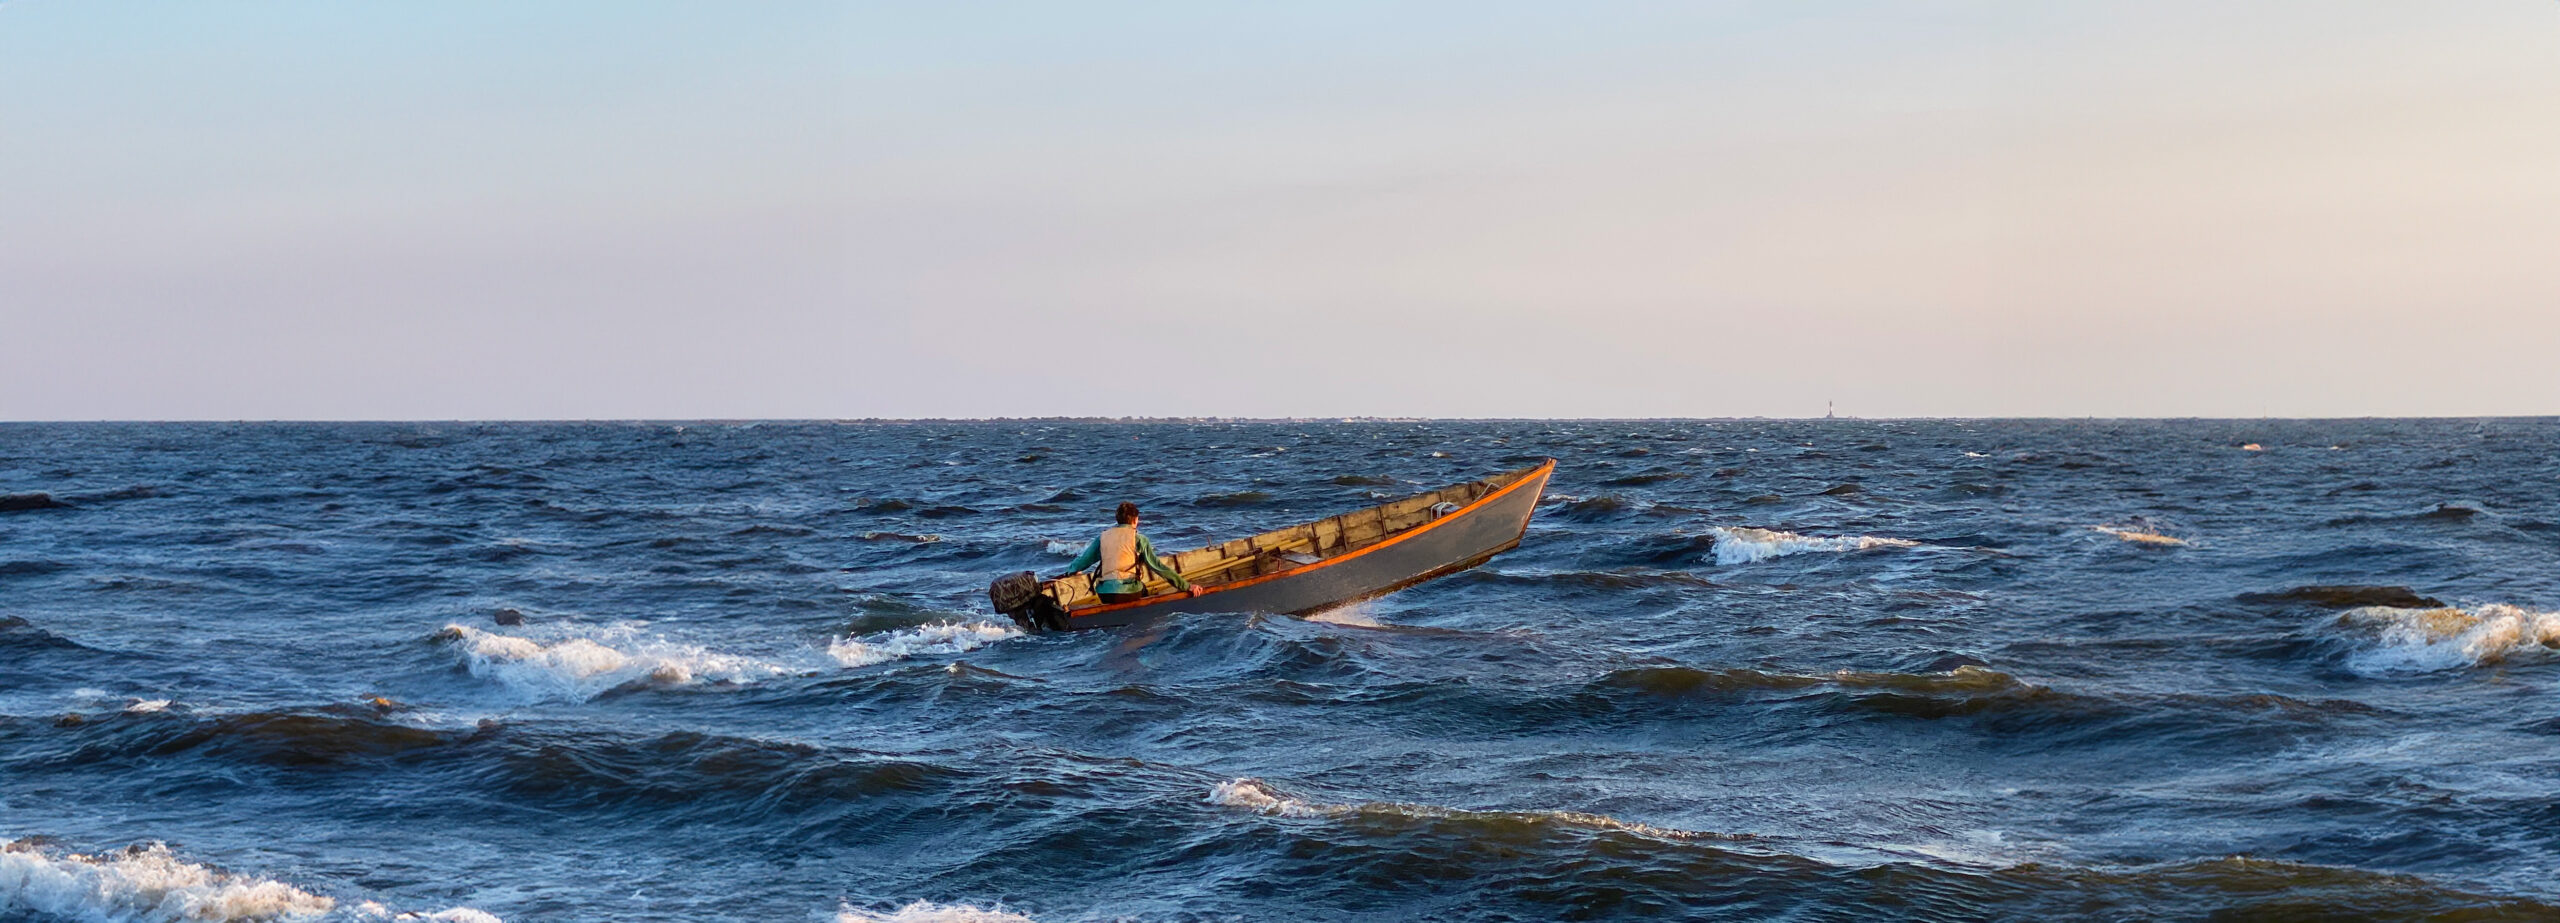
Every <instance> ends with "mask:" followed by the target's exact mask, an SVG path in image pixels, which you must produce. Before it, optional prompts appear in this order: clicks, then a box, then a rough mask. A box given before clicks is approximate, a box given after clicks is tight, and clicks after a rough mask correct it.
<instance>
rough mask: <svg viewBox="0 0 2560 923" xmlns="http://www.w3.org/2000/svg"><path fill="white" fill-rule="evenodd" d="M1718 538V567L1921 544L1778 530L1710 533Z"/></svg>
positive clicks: (1724, 529) (1741, 529)
mask: <svg viewBox="0 0 2560 923" xmlns="http://www.w3.org/2000/svg"><path fill="white" fill-rule="evenodd" d="M1707 531H1708V532H1711V533H1714V535H1715V537H1716V544H1715V553H1716V563H1718V564H1749V563H1751V562H1754V561H1766V560H1768V559H1770V558H1776V557H1783V556H1786V555H1791V554H1802V553H1804V552H1808V551H1865V550H1867V549H1870V548H1911V547H1916V546H1918V545H1919V544H1920V543H1919V542H1915V541H1910V540H1907V539H1899V538H1879V537H1877V536H1873V535H1844V536H1821V535H1797V534H1795V533H1793V532H1780V531H1777V530H1775V529H1753V528H1747V527H1732V528H1727V527H1722V526H1719V527H1716V528H1713V529H1709V530H1707Z"/></svg>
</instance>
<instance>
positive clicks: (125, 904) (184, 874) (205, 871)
mask: <svg viewBox="0 0 2560 923" xmlns="http://www.w3.org/2000/svg"><path fill="white" fill-rule="evenodd" d="M336 903H337V902H335V901H332V900H330V899H329V898H326V897H322V896H320V895H317V894H312V893H310V892H308V891H304V890H302V889H300V888H296V887H294V886H292V885H288V884H285V883H283V882H280V881H271V880H268V879H264V878H257V877H254V876H249V875H234V874H231V873H228V872H221V871H216V870H214V869H211V868H207V867H205V866H202V865H197V864H195V863H192V862H187V861H184V860H181V859H179V858H178V857H176V856H174V855H172V854H170V852H169V848H168V847H167V846H163V845H161V844H159V843H151V844H148V845H142V846H134V847H131V848H127V849H122V850H118V851H115V852H111V853H102V854H99V855H94V856H90V855H81V854H77V853H63V854H48V853H47V852H46V851H45V850H42V849H39V848H37V847H35V846H32V845H29V844H27V843H25V842H24V841H12V842H8V843H0V911H22V912H29V913H34V914H37V915H39V916H44V917H54V918H60V919H66V920H83V921H96V923H146V921H148V923H161V921H169V923H177V921H190V923H193V921H231V920H237V921H249V920H259V921H267V920H310V919H315V918H318V917H320V916H321V915H323V914H326V913H328V912H329V911H330V909H331V908H333V907H335V906H336ZM8 915H9V916H15V915H16V914H15V913H12V914H8Z"/></svg>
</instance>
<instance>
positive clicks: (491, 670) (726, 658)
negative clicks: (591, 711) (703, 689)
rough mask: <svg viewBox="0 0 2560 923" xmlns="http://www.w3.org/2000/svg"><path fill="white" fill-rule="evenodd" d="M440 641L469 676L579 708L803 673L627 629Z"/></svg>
mask: <svg viewBox="0 0 2560 923" xmlns="http://www.w3.org/2000/svg"><path fill="white" fill-rule="evenodd" d="M437 637H439V638H441V639H443V640H445V641H448V642H450V643H451V644H452V645H453V646H454V648H455V649H457V650H459V651H461V652H462V657H463V665H464V666H465V667H466V668H468V669H469V670H470V671H471V675H473V676H477V677H481V678H484V679H491V680H496V681H497V682H498V684H499V685H502V686H505V687H506V688H508V689H509V690H511V691H513V692H515V693H517V694H518V695H521V696H524V697H526V698H529V699H536V700H553V701H570V702H584V701H587V700H590V699H593V698H595V697H597V696H599V695H603V694H604V693H606V692H609V691H612V690H615V689H622V688H626V687H633V686H683V685H692V684H697V683H746V682H753V681H755V680H759V679H765V678H769V677H773V676H781V675H787V674H791V673H797V672H804V671H801V670H795V669H793V668H791V667H788V666H784V665H782V664H777V663H770V662H767V661H764V660H759V659H756V658H753V657H743V656H738V655H734V654H722V653H718V652H714V651H711V650H709V649H707V648H704V647H702V646H700V645H694V644H683V643H678V642H674V641H668V640H665V639H663V638H641V637H639V636H638V635H637V633H636V632H635V631H634V630H632V629H631V628H628V627H623V628H614V629H608V630H606V631H605V632H604V633H603V634H602V638H601V640H600V639H598V638H590V637H577V636H572V637H566V638H562V639H559V640H556V641H551V642H548V643H545V642H543V641H538V640H535V639H533V638H527V637H519V636H516V635H502V634H498V633H496V632H492V631H482V630H480V629H477V628H473V627H470V626H468V625H446V626H445V627H444V630H443V631H442V632H439V633H438V634H437Z"/></svg>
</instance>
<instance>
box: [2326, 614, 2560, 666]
mask: <svg viewBox="0 0 2560 923" xmlns="http://www.w3.org/2000/svg"><path fill="white" fill-rule="evenodd" d="M2337 625H2338V626H2339V627H2341V628H2345V629H2347V630H2349V631H2351V632H2353V633H2355V634H2356V635H2358V640H2359V641H2360V642H2361V643H2362V644H2363V645H2364V646H2365V649H2363V650H2360V651H2358V652H2356V653H2354V654H2352V655H2350V656H2349V657H2348V658H2347V668H2348V669H2350V670H2353V671H2355V672H2357V673H2362V674H2367V675H2375V674H2385V673H2409V672H2426V671H2433V670H2454V669H2461V668H2465V667H2473V666H2482V665H2486V664H2493V663H2499V662H2502V661H2505V660H2507V659H2508V658H2510V657H2515V656H2519V655H2525V654H2530V653H2535V652H2540V651H2545V650H2548V649H2551V648H2555V647H2560V612H2544V611H2538V610H2534V609H2527V608H2524V607H2522V606H2511V605H2507V604H2505V603H2488V604H2486V605H2480V606H2474V607H2471V608H2469V609H2461V608H2454V607H2446V608H2441V609H2396V608H2392V607H2389V606H2366V607H2363V608H2359V609H2349V610H2347V611H2345V612H2342V613H2339V615H2338V620H2337Z"/></svg>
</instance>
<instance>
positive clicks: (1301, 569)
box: [1067, 458, 1556, 619]
mask: <svg viewBox="0 0 2560 923" xmlns="http://www.w3.org/2000/svg"><path fill="white" fill-rule="evenodd" d="M1555 470H1556V460H1555V459H1552V458H1550V459H1547V461H1546V463H1545V464H1542V465H1539V466H1538V467H1536V468H1534V469H1532V470H1530V472H1529V473H1527V474H1524V475H1521V476H1520V478H1519V479H1518V480H1515V481H1512V482H1511V483H1509V484H1505V485H1503V486H1502V487H1501V489H1499V490H1496V491H1494V492H1492V493H1489V494H1486V495H1484V496H1482V497H1478V498H1476V502H1474V503H1470V504H1467V505H1465V506H1462V507H1459V508H1458V511H1457V512H1454V513H1450V514H1449V515H1447V516H1442V517H1440V518H1438V519H1434V520H1432V521H1430V522H1426V523H1423V524H1421V525H1418V526H1414V527H1413V528H1410V529H1406V530H1404V531H1402V532H1398V533H1396V534H1394V535H1391V536H1388V537H1387V538H1386V539H1385V540H1384V541H1381V542H1379V543H1377V544H1375V545H1370V546H1368V547H1366V548H1361V549H1358V550H1355V551H1352V552H1351V553H1349V554H1343V555H1336V556H1334V557H1330V558H1325V559H1324V560H1321V561H1317V562H1315V563H1313V564H1301V565H1298V566H1296V567H1292V568H1290V569H1288V570H1284V571H1281V572H1279V573H1276V574H1263V575H1262V576H1259V577H1248V578H1246V579H1243V580H1238V581H1236V582H1234V583H1226V584H1220V585H1218V586H1214V587H1207V588H1204V589H1202V590H1201V591H1200V595H1202V596H1207V595H1209V594H1212V593H1223V592H1226V591H1228V590H1240V589H1243V588H1245V587H1249V586H1252V585H1254V584H1257V583H1263V582H1266V581H1271V580H1278V579H1280V578H1282V577H1295V576H1297V575H1299V574H1303V573H1307V572H1310V571H1317V570H1323V569H1324V568H1327V567H1332V566H1333V565H1336V564H1340V563H1342V562H1344V561H1348V560H1351V559H1353V558H1356V557H1359V556H1361V555H1364V554H1368V553H1369V552H1372V551H1376V550H1378V549H1380V548H1385V547H1387V546H1390V545H1393V544H1395V543H1397V542H1401V541H1404V540H1405V539H1408V538H1412V537H1414V536H1416V535H1421V534H1422V533H1425V532H1429V531H1431V530H1433V529H1436V528H1439V527H1440V524H1441V523H1445V522H1456V521H1457V520H1458V519H1459V518H1460V517H1463V516H1465V515H1467V514H1468V513H1472V512H1475V511H1476V510H1478V509H1481V508H1483V507H1484V506H1485V505H1486V504H1489V503H1492V502H1493V501H1495V500H1500V499H1502V498H1503V497H1504V496H1506V495H1508V494H1510V493H1511V492H1512V491H1515V490H1519V489H1520V488H1521V486H1522V485H1525V484H1527V483H1529V482H1530V481H1544V480H1546V476H1547V475H1549V474H1552V473H1554V471H1555ZM1353 512H1358V511H1357V510H1354V511H1353ZM1187 598H1190V597H1188V596H1185V595H1184V594H1182V593H1159V594H1157V595H1154V596H1149V597H1147V598H1145V599H1133V600H1130V601H1128V602H1124V603H1106V604H1103V605H1099V606H1087V607H1085V608H1082V609H1070V610H1068V611H1067V617H1068V618H1071V619H1080V618H1084V617H1085V616H1088V615H1101V614H1103V613H1105V612H1118V611H1120V610H1122V609H1135V608H1138V607H1140V606H1152V605H1155V604H1157V603H1162V602H1169V601H1172V600H1176V599H1187Z"/></svg>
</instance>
